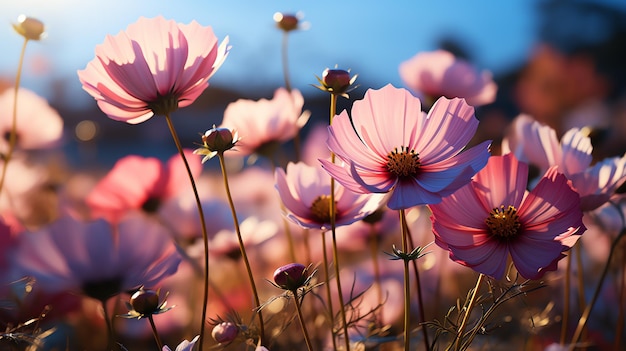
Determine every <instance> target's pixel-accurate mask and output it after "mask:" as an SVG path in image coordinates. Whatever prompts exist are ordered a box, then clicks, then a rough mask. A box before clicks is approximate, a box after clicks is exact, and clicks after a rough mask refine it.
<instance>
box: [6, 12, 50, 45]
mask: <svg viewBox="0 0 626 351" xmlns="http://www.w3.org/2000/svg"><path fill="white" fill-rule="evenodd" d="M13 29H15V31H16V32H17V33H19V34H20V35H21V36H23V37H24V38H26V39H29V40H40V39H42V38H43V37H44V36H45V27H44V24H43V22H41V21H40V20H38V19H34V18H32V17H26V16H25V15H20V16H19V17H18V18H17V23H13Z"/></svg>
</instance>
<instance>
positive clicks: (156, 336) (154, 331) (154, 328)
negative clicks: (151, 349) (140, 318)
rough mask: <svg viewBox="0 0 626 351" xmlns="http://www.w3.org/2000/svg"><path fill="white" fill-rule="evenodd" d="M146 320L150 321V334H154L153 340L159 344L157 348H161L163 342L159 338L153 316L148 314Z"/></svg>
mask: <svg viewBox="0 0 626 351" xmlns="http://www.w3.org/2000/svg"><path fill="white" fill-rule="evenodd" d="M148 320H149V321H150V327H152V334H153V335H154V340H155V341H156V343H157V345H158V346H159V350H163V342H161V338H160V337H159V333H158V332H157V328H156V325H155V324H154V318H152V315H149V316H148Z"/></svg>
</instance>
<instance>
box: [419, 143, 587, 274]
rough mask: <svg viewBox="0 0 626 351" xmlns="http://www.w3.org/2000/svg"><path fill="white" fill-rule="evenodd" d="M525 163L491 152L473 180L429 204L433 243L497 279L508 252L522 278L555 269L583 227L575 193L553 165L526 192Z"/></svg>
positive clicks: (509, 155) (504, 267)
mask: <svg viewBox="0 0 626 351" xmlns="http://www.w3.org/2000/svg"><path fill="white" fill-rule="evenodd" d="M527 178H528V165H526V164H525V163H522V162H519V161H518V160H517V159H516V158H515V157H514V156H513V155H511V154H508V155H505V156H492V157H491V158H490V159H489V163H488V164H487V166H486V167H485V168H484V169H483V170H481V171H480V172H478V173H477V174H476V177H475V178H474V180H473V181H472V182H471V183H470V184H468V185H467V186H465V187H463V188H461V189H459V190H458V191H456V192H455V193H454V194H452V195H450V196H449V197H446V198H444V199H443V201H442V202H441V203H440V204H436V205H430V209H431V211H432V217H431V220H432V223H433V232H434V234H435V242H436V243H437V245H439V246H440V247H441V248H443V249H445V250H448V251H449V252H450V258H451V259H452V260H454V261H456V262H457V263H460V264H462V265H464V266H468V267H470V268H472V269H473V270H475V271H477V272H480V273H484V274H486V275H489V276H492V277H494V278H496V279H500V278H502V276H503V274H504V272H505V270H506V268H507V259H508V256H509V255H510V256H511V258H512V261H513V263H514V264H515V267H516V268H517V271H518V272H519V273H520V275H521V276H522V277H524V278H526V279H538V278H540V277H542V276H543V275H544V273H545V272H546V271H551V270H555V269H556V268H557V267H556V265H557V262H558V261H559V260H560V259H561V258H563V257H565V255H564V254H563V252H565V251H567V250H569V249H570V248H571V247H572V246H573V245H574V244H575V243H576V241H577V240H578V237H579V236H580V235H581V234H582V233H583V232H584V231H585V229H586V228H585V226H584V225H583V222H582V212H581V210H580V198H579V196H578V194H577V193H576V192H575V191H574V190H573V189H572V188H571V186H570V184H569V183H568V180H567V178H566V177H565V176H564V175H563V174H561V173H558V172H557V168H556V167H553V168H550V169H549V170H548V172H547V173H546V174H545V175H544V176H543V177H542V178H541V180H540V181H539V183H538V184H537V186H536V187H535V188H534V189H533V190H532V191H530V192H528V191H526V184H527Z"/></svg>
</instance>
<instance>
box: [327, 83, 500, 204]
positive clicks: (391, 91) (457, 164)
mask: <svg viewBox="0 0 626 351" xmlns="http://www.w3.org/2000/svg"><path fill="white" fill-rule="evenodd" d="M353 124H354V127H353ZM477 127H478V120H477V119H476V117H474V108H473V107H472V106H470V105H468V104H467V103H465V101H464V100H463V99H458V98H455V99H452V100H450V99H447V98H444V97H442V98H440V99H439V100H437V102H436V103H435V104H434V105H433V107H432V108H431V110H430V112H429V113H428V115H426V114H425V113H423V112H422V111H421V103H420V100H419V99H418V98H416V97H414V96H413V95H411V93H409V92H408V91H407V90H406V89H397V88H395V87H393V86H391V85H387V86H385V87H383V88H382V89H379V90H372V89H370V90H368V91H367V92H366V93H365V97H364V99H363V100H360V101H356V102H355V103H354V105H353V107H352V118H350V116H348V113H347V112H345V111H343V112H342V113H341V114H340V115H338V116H335V118H334V119H333V122H332V124H331V126H330V127H329V132H330V135H329V139H328V147H329V148H330V150H331V151H333V152H334V153H335V154H336V155H337V157H338V158H339V159H340V160H341V161H343V162H344V164H343V165H342V164H333V163H331V162H329V161H326V160H321V162H322V165H323V167H324V168H325V169H326V171H328V173H330V175H331V176H333V177H334V178H335V179H336V180H337V181H338V182H339V183H341V184H342V185H343V186H345V187H346V188H348V189H349V190H351V191H354V192H357V193H390V197H389V202H388V204H387V205H388V206H389V208H391V209H394V210H397V209H406V208H410V207H413V206H416V205H423V204H433V203H438V202H440V201H441V198H442V197H444V196H447V195H449V194H451V193H453V192H454V191H455V190H457V189H458V188H460V187H462V186H463V185H465V184H467V183H468V182H469V181H470V179H471V178H472V176H474V174H475V173H476V172H478V171H479V170H480V169H481V168H483V167H484V166H485V164H486V163H487V159H488V158H489V144H490V142H489V141H485V142H483V143H481V144H479V145H477V146H475V147H473V148H471V149H468V150H465V151H463V148H464V147H465V146H466V145H467V143H468V142H469V141H470V139H471V138H472V137H473V136H474V132H475V131H476V128H477ZM462 151H463V152H462Z"/></svg>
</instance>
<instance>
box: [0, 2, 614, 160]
mask: <svg viewBox="0 0 626 351" xmlns="http://www.w3.org/2000/svg"><path fill="white" fill-rule="evenodd" d="M1 1H2V2H1V5H0V7H1V8H2V11H0V23H1V24H2V25H1V26H0V43H2V44H1V46H2V49H3V50H2V52H3V54H2V55H1V56H0V82H1V83H0V84H1V85H2V86H4V87H5V88H6V87H7V86H11V85H12V84H13V82H14V80H15V72H16V69H17V65H18V58H19V52H20V48H21V45H22V40H23V39H22V37H20V36H19V35H17V34H16V33H14V31H13V30H12V28H11V23H14V22H16V20H17V17H18V15H20V14H25V15H27V16H31V17H35V18H37V19H40V20H41V21H43V22H44V23H45V24H46V28H47V33H48V35H47V38H46V39H44V40H43V41H40V42H32V43H29V46H28V48H27V50H26V61H25V66H24V73H23V78H22V86H23V87H25V88H28V89H31V90H33V91H35V92H36V93H38V94H40V95H42V96H44V97H46V98H47V99H48V100H49V102H50V104H51V105H52V106H53V107H54V108H56V109H57V110H58V111H59V112H60V113H61V115H62V116H63V117H64V121H65V129H66V140H65V147H64V150H65V152H66V153H67V155H68V159H69V162H70V163H71V164H73V165H75V166H77V167H82V166H96V165H99V166H104V167H108V166H110V165H111V164H112V163H113V162H114V161H115V160H117V159H118V158H120V157H122V156H124V155H127V154H140V155H150V156H158V157H161V158H164V159H165V158H167V157H169V156H170V155H171V154H173V153H174V151H175V149H174V146H173V144H172V145H170V144H171V140H170V139H169V132H168V130H167V127H166V125H165V123H164V121H162V120H160V119H158V118H153V119H151V120H149V121H148V122H144V123H143V124H142V125H139V126H134V125H126V124H124V123H120V122H115V121H112V120H109V119H108V118H107V117H106V116H105V115H104V114H103V113H102V112H101V111H100V110H99V109H98V108H97V106H96V103H95V101H94V100H93V99H92V98H91V97H90V96H89V95H88V94H87V93H85V92H84V91H82V89H81V86H80V82H79V81H78V78H77V75H76V71H77V70H79V69H83V68H84V67H85V66H86V64H87V62H89V61H90V60H91V59H93V58H94V48H95V46H96V45H98V44H100V43H102V42H103V40H104V38H105V36H106V35H107V34H111V35H114V34H117V33H118V32H119V31H121V30H124V29H125V28H126V27H127V26H128V25H129V24H130V23H133V22H135V21H136V20H137V19H138V18H139V17H140V16H145V17H153V16H157V15H163V16H164V17H165V18H168V19H174V20H176V21H177V22H182V23H188V22H190V21H191V20H196V21H198V22H199V23H200V24H202V25H210V26H212V27H213V29H214V31H215V33H216V35H217V36H218V37H219V38H224V37H226V36H229V38H230V43H231V45H232V50H231V52H230V55H229V57H228V58H227V60H226V62H225V63H224V65H223V66H222V67H221V68H220V70H219V71H218V72H217V73H216V74H215V76H214V77H213V78H212V79H211V81H210V86H209V88H208V89H207V90H206V91H205V92H204V94H203V95H202V96H201V98H200V99H199V100H198V101H197V102H196V103H195V104H193V105H192V106H190V107H188V108H185V109H181V110H178V111H177V112H175V113H174V116H173V117H174V118H175V123H176V126H177V128H179V129H180V131H179V134H180V135H181V137H182V138H183V139H184V143H185V144H186V145H185V146H187V147H193V143H194V142H198V141H199V137H198V135H199V134H200V133H202V132H204V131H205V130H206V129H208V128H210V127H211V126H212V125H213V124H219V123H220V122H221V119H222V112H223V110H224V108H225V107H226V105H227V104H228V103H230V102H233V101H235V100H236V99H238V98H247V99H258V98H262V97H264V98H271V97H272V95H273V91H274V90H275V89H276V88H278V87H280V86H283V85H284V76H283V71H282V69H283V68H282V60H281V43H282V39H283V33H282V32H281V31H280V30H279V29H278V28H277V27H276V25H275V22H274V20H273V19H272V16H273V15H274V13H275V12H283V13H286V14H296V13H299V16H301V27H302V28H303V29H302V30H298V31H294V32H291V33H290V34H289V37H288V45H289V47H288V57H289V61H288V65H289V66H288V67H289V72H290V77H291V81H292V86H293V87H294V88H296V89H299V90H300V91H301V92H302V93H303V95H304V97H305V101H306V102H305V109H309V110H311V111H312V113H313V114H312V120H311V122H310V124H313V123H315V122H326V121H327V120H328V112H327V106H328V96H327V95H326V94H325V93H323V92H321V91H319V90H317V89H315V88H314V87H312V86H311V84H316V83H317V81H316V78H315V76H316V75H317V76H321V74H322V71H323V70H324V69H325V68H327V67H328V68H333V67H334V66H335V65H337V66H338V67H339V68H342V69H350V70H351V72H352V73H355V74H358V75H359V77H358V79H357V83H358V84H359V88H358V89H357V90H355V91H354V92H353V93H352V94H351V96H350V97H351V99H350V100H346V99H340V105H339V108H341V109H343V108H349V106H350V104H351V100H354V99H359V98H361V97H362V95H363V93H364V92H365V90H366V89H368V88H380V87H382V86H384V85H386V84H388V83H391V84H393V85H395V86H398V87H401V86H402V85H403V84H402V82H401V80H400V77H399V74H398V66H399V64H400V63H401V62H403V61H405V60H408V59H409V58H411V57H412V56H413V55H415V54H417V53H418V52H421V51H431V50H435V49H438V48H445V49H447V50H450V51H452V52H453V53H455V54H456V55H457V56H459V57H463V58H465V59H467V60H468V61H470V62H472V63H473V64H475V65H476V66H477V67H478V68H479V69H486V70H489V71H491V72H492V73H493V75H494V78H495V80H496V82H497V83H498V85H499V93H498V98H497V100H496V102H494V103H493V104H491V105H487V106H484V107H481V108H479V109H478V110H477V117H478V118H479V119H485V120H489V121H490V122H489V123H482V125H483V129H484V130H483V131H482V134H480V135H479V136H477V137H479V138H492V139H494V140H496V141H497V140H498V138H499V135H498V134H501V133H502V130H503V128H504V127H505V126H506V123H507V122H508V121H510V120H511V119H512V118H514V117H515V116H516V115H517V114H518V113H520V112H527V113H530V114H533V115H534V116H535V117H536V118H537V119H539V120H542V121H545V122H546V123H549V124H553V126H554V127H555V128H557V130H560V129H562V128H566V127H567V126H568V125H567V123H562V122H563V121H562V120H563V118H564V117H563V116H564V115H566V114H568V113H570V112H571V111H572V110H573V109H574V108H575V107H577V106H575V105H577V104H578V103H579V102H581V101H583V100H586V99H587V98H589V97H590V96H591V98H593V100H594V101H597V100H600V101H601V103H602V105H603V107H606V106H605V104H609V103H610V104H612V105H614V104H617V103H618V102H619V101H620V98H621V97H622V95H623V85H624V82H625V81H626V79H625V78H624V77H626V74H624V71H625V68H624V67H623V66H626V64H625V63H626V54H625V51H626V35H625V34H624V33H626V19H625V18H626V16H625V13H626V2H624V1H622V0H595V1H577V0H574V1H562V0H509V1H501V2H495V1H464V0H450V1H440V2H417V1H408V0H402V1H393V2H385V3H383V2H380V1H369V0H366V1H341V2H337V1H332V2H331V1H315V2H310V1H309V2H305V1H294V0H292V1H287V0H280V1H272V2H261V1H254V0H246V1H206V0H182V1H177V2H173V1H165V0H150V1H148V0H133V1H128V0H108V1H83V0H1ZM566 78H567V79H569V80H570V81H566ZM581 87H586V88H587V89H586V91H573V90H574V88H581ZM570 90H571V91H570ZM578 90H581V89H578ZM557 93H558V94H557ZM566 93H567V94H568V96H564V95H565V94H566ZM556 95H559V96H556ZM594 113H595V112H594ZM588 115H589V114H587V115H585V114H583V117H580V116H579V117H578V118H582V119H583V120H582V121H580V122H578V121H577V122H576V124H585V125H587V124H595V121H596V120H597V121H599V122H598V123H597V124H598V126H599V129H602V130H606V129H608V128H607V125H609V124H612V123H613V122H614V121H613V119H614V117H610V118H612V119H611V120H610V121H604V120H602V118H609V117H597V118H596V117H593V121H591V122H590V121H588V120H585V118H587V117H585V116H588ZM594 116H595V115H594ZM623 119H624V118H621V119H620V120H623ZM569 120H572V119H569ZM81 122H83V123H82V124H81ZM623 124H626V123H623ZM77 126H78V128H77ZM86 126H87V127H90V128H91V127H93V128H96V129H95V130H92V131H95V133H91V132H89V131H90V130H91V129H90V128H87V129H86V130H87V131H88V132H87V133H85V132H84V129H85V127H86ZM81 130H83V131H82V132H81ZM304 132H306V130H305V131H304ZM77 133H78V134H77ZM618 144H619V143H618ZM620 147H623V145H617V146H615V145H612V146H611V148H613V149H614V148H620ZM622 153H623V152H622Z"/></svg>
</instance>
